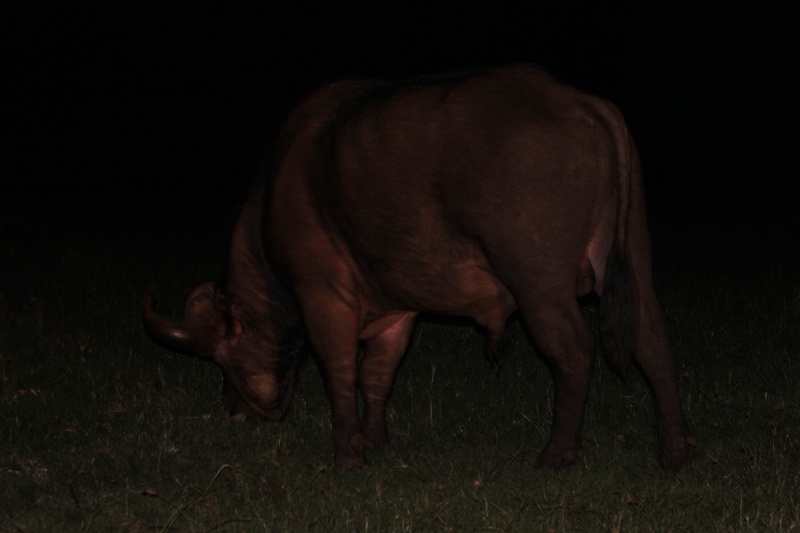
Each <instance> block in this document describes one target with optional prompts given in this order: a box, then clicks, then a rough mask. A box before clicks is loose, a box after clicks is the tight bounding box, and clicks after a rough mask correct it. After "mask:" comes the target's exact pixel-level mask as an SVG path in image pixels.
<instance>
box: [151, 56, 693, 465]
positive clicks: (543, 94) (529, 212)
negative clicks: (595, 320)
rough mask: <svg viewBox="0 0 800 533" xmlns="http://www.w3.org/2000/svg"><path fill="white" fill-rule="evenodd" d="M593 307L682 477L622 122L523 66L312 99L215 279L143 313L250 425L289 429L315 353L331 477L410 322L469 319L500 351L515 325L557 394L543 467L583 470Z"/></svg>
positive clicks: (374, 419)
mask: <svg viewBox="0 0 800 533" xmlns="http://www.w3.org/2000/svg"><path fill="white" fill-rule="evenodd" d="M590 291H595V292H596V293H598V294H599V295H600V297H601V316H602V341H603V344H604V346H605V349H606V352H607V354H608V358H609V361H610V362H611V363H612V364H613V366H614V367H615V368H616V369H617V370H618V371H619V372H620V373H621V374H622V375H623V376H624V375H625V372H626V370H627V367H628V365H629V361H630V359H631V357H633V358H634V359H635V360H636V361H637V363H638V365H639V367H640V368H641V370H642V372H643V373H644V376H645V378H646V379H647V382H648V384H649V385H650V388H651V390H652V393H653V397H654V401H655V409H656V416H657V420H658V435H659V441H660V449H661V462H662V463H663V464H664V465H666V466H674V467H679V466H681V465H683V464H684V463H685V462H686V460H687V454H688V449H689V446H695V444H696V443H695V440H694V438H693V437H692V435H691V434H690V433H689V431H688V429H687V426H686V423H685V420H684V416H683V412H682V410H681V405H680V400H679V397H678V389H677V379H676V371H675V363H674V361H673V351H672V343H671V340H670V326H669V325H668V322H667V319H666V317H665V315H664V313H663V311H662V310H661V307H660V306H659V304H658V301H657V300H656V296H655V294H654V292H653V285H652V278H651V258H650V242H649V236H648V231H647V223H646V217H645V206H644V195H643V192H642V179H641V175H640V170H639V161H638V157H637V153H636V149H635V147H634V144H633V141H632V139H631V137H630V135H629V133H628V129H627V127H626V125H625V122H624V120H623V117H622V115H621V114H620V112H619V111H618V110H617V108H616V107H615V106H614V105H613V104H611V103H609V102H607V101H606V100H603V99H601V98H598V97H595V96H591V95H589V94H586V93H584V92H581V91H579V90H577V89H574V88H572V87H568V86H565V85H562V84H560V83H558V82H557V81H555V80H554V79H553V78H552V77H551V76H550V75H548V74H546V73H545V72H543V71H541V70H538V69H536V68H534V67H529V66H515V67H508V68H498V69H492V70H482V71H479V72H472V73H468V74H457V75H443V76H437V77H427V78H420V79H415V80H408V81H401V82H381V81H371V80H364V81H343V82H338V83H333V84H330V85H326V86H324V87H322V88H321V89H319V90H318V91H317V92H315V93H314V94H312V95H311V96H310V97H308V98H307V99H306V100H305V101H304V102H303V103H301V104H300V106H299V107H298V108H297V109H296V110H295V111H294V112H293V113H292V114H291V115H290V117H289V119H288V121H287V123H286V125H285V127H284V129H283V132H282V135H281V138H280V141H279V143H278V150H277V157H276V161H275V165H274V168H272V169H271V172H270V173H268V174H267V175H264V176H262V177H261V178H260V179H259V180H257V182H256V186H255V187H254V190H253V192H252V193H251V196H250V198H249V200H248V201H247V203H246V205H245V206H244V208H243V209H242V211H241V214H240V216H239V219H238V221H237V222H236V226H235V229H234V231H233V236H232V240H231V245H230V259H229V264H228V269H227V274H226V276H225V278H224V280H223V281H222V282H221V283H219V284H212V283H207V284H205V285H202V286H200V287H199V288H198V289H196V290H195V291H194V292H193V293H192V295H191V296H190V297H189V300H188V303H187V305H186V314H185V317H184V318H183V319H180V320H171V319H166V318H163V317H161V316H159V315H158V314H156V312H155V311H154V310H153V296H152V294H153V293H152V291H151V292H150V293H149V295H148V296H147V297H146V298H145V301H144V302H143V306H142V308H143V317H144V325H145V328H146V331H147V332H148V334H149V335H150V337H151V338H152V339H154V340H155V341H156V342H157V343H159V344H161V345H162V346H165V347H167V348H169V349H172V350H175V351H180V352H184V353H190V354H194V355H197V356H200V357H204V358H209V359H212V360H213V361H214V362H215V363H216V364H218V365H219V366H220V367H222V370H223V372H224V376H225V385H224V392H223V401H224V402H225V403H226V405H227V406H228V408H229V409H230V410H231V412H232V413H233V414H235V415H239V416H240V417H246V418H248V419H251V418H252V419H270V420H278V419H280V418H281V417H282V416H283V415H284V413H285V412H286V410H287V405H288V404H289V402H290V400H291V398H292V394H293V390H294V382H295V374H296V370H297V367H298V361H299V360H300V359H301V356H302V354H303V353H304V351H306V343H307V342H310V345H311V347H312V348H313V350H314V351H315V352H316V354H317V355H318V358H319V361H320V363H321V366H322V368H323V370H324V375H325V381H326V387H327V392H328V396H329V398H330V402H331V407H332V411H333V417H332V420H333V422H332V424H333V442H334V449H335V455H334V457H335V461H336V464H337V465H339V466H341V467H345V468H348V467H353V466H358V465H361V464H362V450H363V449H371V448H373V447H377V448H380V449H382V450H385V449H388V447H389V440H388V438H387V433H386V424H385V418H384V411H385V407H386V400H387V397H388V396H389V393H390V390H391V388H392V383H393V381H394V377H395V372H396V370H397V367H398V364H399V363H400V360H401V358H402V357H403V353H404V352H405V350H406V345H407V344H408V340H409V336H410V335H411V332H412V328H413V325H414V320H415V317H416V316H417V314H418V313H420V312H428V313H442V314H449V315H461V316H468V317H472V318H474V319H475V322H477V323H478V324H479V325H480V326H483V327H484V328H485V329H486V331H487V332H488V333H487V348H488V350H489V352H493V351H494V350H496V347H497V343H498V341H499V339H500V337H501V335H502V333H503V328H504V325H505V322H506V319H507V318H508V316H509V315H510V314H511V313H512V312H513V311H514V310H515V309H519V310H520V312H521V314H522V318H523V319H524V322H525V324H526V325H527V327H528V329H529V330H530V333H531V334H532V336H533V338H534V340H535V341H536V343H537V344H538V346H539V348H540V349H541V352H542V354H543V355H544V357H545V358H546V359H547V361H548V362H549V364H550V366H551V368H552V371H553V377H554V380H555V408H554V411H553V425H552V428H551V433H550V440H549V442H548V443H547V445H546V446H545V447H544V449H543V450H542V452H541V453H540V454H539V456H538V458H537V461H536V466H537V467H540V468H555V469H558V468H562V467H565V466H567V465H570V464H572V463H574V462H575V461H576V460H579V459H581V457H582V452H581V447H580V440H581V426H582V420H583V413H584V405H585V403H586V397H587V394H588V391H589V381H590V373H591V369H592V363H593V358H594V350H593V342H594V335H593V333H592V330H591V329H590V327H589V326H588V324H587V323H586V321H585V320H584V318H583V316H582V315H581V312H580V309H579V305H578V302H577V298H578V297H580V296H582V295H584V294H587V293H589V292H590ZM359 340H363V341H364V342H365V351H364V355H363V357H362V358H361V360H360V361H359V358H358V342H359ZM359 389H360V391H361V394H362V396H363V399H364V405H365V407H364V412H363V416H361V418H359V416H358V409H357V394H358V390H359Z"/></svg>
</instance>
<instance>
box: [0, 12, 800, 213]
mask: <svg viewBox="0 0 800 533" xmlns="http://www.w3.org/2000/svg"><path fill="white" fill-rule="evenodd" d="M147 4H148V5H147V6H145V4H144V3H140V2H91V3H90V2H83V3H73V2H70V3H66V2H65V3H59V4H46V3H38V4H37V3H25V4H24V5H20V6H17V7H15V8H8V7H6V8H4V9H5V13H4V16H3V18H4V19H5V22H4V24H6V25H8V26H9V30H10V31H8V32H6V39H7V42H8V45H7V46H6V49H7V52H8V54H7V60H8V61H9V67H10V68H8V69H7V70H6V72H7V73H8V74H9V77H8V79H7V81H6V84H8V85H9V86H10V87H11V89H12V95H13V96H12V97H11V98H8V97H7V99H6V102H5V106H6V108H7V116H8V120H7V121H6V128H7V130H9V131H10V132H11V133H12V136H13V139H14V140H13V141H12V142H11V143H10V144H9V145H7V147H6V150H7V153H8V156H9V157H8V160H7V161H8V163H9V164H8V167H7V168H9V172H8V173H7V174H6V176H5V177H3V178H0V179H1V180H2V181H4V182H5V185H4V187H3V189H5V194H2V195H0V196H2V197H3V199H2V200H0V201H1V202H2V203H3V204H9V203H14V202H16V201H18V200H19V201H22V200H26V201H38V200H39V199H43V201H44V200H46V201H48V202H55V203H58V202H73V203H76V204H79V205H82V206H84V207H85V208H87V209H91V208H98V209H99V208H100V207H98V206H99V205H106V206H109V205H115V204H130V203H139V204H141V205H142V206H143V208H144V207H146V206H148V205H151V206H152V205H159V206H163V205H170V204H174V203H180V204H184V205H185V204H187V203H191V202H198V203H199V204H202V205H213V203H214V202H215V201H218V200H219V199H220V198H227V199H235V198H237V197H239V196H241V195H242V194H243V191H245V190H246V189H247V187H248V186H249V183H250V182H251V180H252V177H253V175H254V172H255V169H256V166H257V164H258V161H259V159H260V157H261V154H262V151H263V148H264V145H265V143H267V142H268V141H269V139H270V138H271V137H273V136H274V135H275V132H276V131H277V128H278V127H279V126H280V124H281V121H282V120H283V118H284V117H285V116H286V114H287V113H288V111H289V110H290V109H291V107H292V106H293V105H295V104H297V103H298V102H299V101H300V99H301V98H302V97H303V96H305V95H306V94H308V93H309V92H310V91H311V90H313V89H314V88H315V87H317V86H319V85H320V84H322V83H325V82H328V81H332V80H335V79H340V78H347V77H362V76H368V77H408V76H414V75H419V74H427V73H433V72H437V71H442V70H454V69H462V68H470V67H481V66H488V65H503V64H509V63H515V62H532V63H538V64H540V65H542V66H544V67H546V68H547V69H548V70H550V71H551V72H553V73H554V74H555V75H556V76H557V77H558V78H559V79H561V80H562V81H565V82H567V83H570V84H573V85H576V86H578V87H580V88H582V89H584V90H587V91H589V92H593V93H595V94H599V95H601V96H604V97H607V98H609V99H611V100H612V101H614V102H615V103H616V104H617V105H618V107H620V109H621V110H622V111H623V113H624V115H625V116H626V119H627V121H628V123H629V126H630V128H631V130H632V131H633V134H634V137H635V138H636V140H637V143H638V145H639V148H640V151H641V153H642V159H643V164H644V170H645V179H646V187H647V191H648V198H649V201H650V203H651V204H653V205H654V206H655V207H656V208H657V209H664V210H674V211H681V212H698V211H704V210H706V209H713V210H714V211H723V212H728V213H742V214H749V213H764V212H767V213H768V212H775V211H785V210H791V209H793V208H794V205H795V203H796V201H795V199H796V197H795V196H793V194H792V190H793V186H794V182H796V181H797V178H798V171H797V164H796V163H795V158H796V154H797V153H798V144H799V141H800V134H799V133H798V128H797V123H798V120H797V119H798V118H799V116H800V114H799V113H798V104H797V96H796V92H797V91H796V90H795V84H794V82H790V80H791V78H792V73H793V72H794V71H796V70H797V67H798V65H800V61H798V60H800V57H798V47H797V44H796V41H797V39H796V37H795V35H794V33H796V28H797V19H796V18H795V17H793V16H791V14H790V13H791V11H790V10H788V9H784V8H783V7H780V6H781V4H778V3H772V4H770V5H769V6H767V3H762V4H761V5H760V6H753V7H752V8H747V7H737V8H735V9H734V8H731V7H730V6H728V7H727V8H725V9H719V8H716V7H712V6H711V4H710V3H703V2H699V3H697V2H696V3H693V4H691V5H690V7H688V8H686V9H683V8H679V7H676V5H677V4H674V3H670V2H660V3H652V4H650V3H647V4H645V3H641V2H637V3H630V6H627V7H626V6H622V4H617V7H613V8H609V7H607V6H599V5H595V7H592V8H589V9H587V8H586V7H584V6H582V5H581V4H576V3H567V2H548V3H542V4H537V3H529V4H528V7H526V8H525V9H524V10H523V9H511V8H503V7H501V4H499V3H494V2H491V3H484V4H485V5H484V6H483V7H480V8H469V7H465V6H464V5H459V6H457V7H456V6H453V7H449V8H448V7H443V5H444V4H441V3H435V2H430V3H428V4H427V6H428V7H427V8H425V9H412V8H410V7H409V8H406V7H403V4H402V3H399V2H398V3H393V4H392V6H393V7H384V5H383V4H384V3H377V2H374V3H372V6H371V7H359V8H356V7H347V5H345V4H342V3H333V4H335V5H332V6H329V7H327V8H320V7H318V6H317V5H316V4H315V5H313V6H312V5H311V4H309V3H301V2H280V3H276V2H259V3H247V4H244V3H236V4H234V3H227V2H226V3H216V4H212V3H202V2H191V3H172V2H161V3H159V5H158V6H154V5H149V4H150V3H147ZM596 4H599V3H596ZM787 6H788V4H787ZM230 201H233V200H230Z"/></svg>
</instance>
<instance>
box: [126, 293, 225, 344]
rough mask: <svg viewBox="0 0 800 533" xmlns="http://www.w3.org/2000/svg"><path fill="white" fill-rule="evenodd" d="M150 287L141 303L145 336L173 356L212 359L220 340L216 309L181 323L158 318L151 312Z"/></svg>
mask: <svg viewBox="0 0 800 533" xmlns="http://www.w3.org/2000/svg"><path fill="white" fill-rule="evenodd" d="M154 292H155V288H153V287H150V289H149V290H148V291H147V295H146V296H145V297H144V300H143V301H142V322H143V324H144V330H145V333H147V336H148V337H150V338H151V339H152V340H153V342H155V343H156V344H158V345H159V346H161V347H163V348H166V349H167V350H170V351H173V352H182V353H188V354H192V355H197V356H199V357H206V358H208V357H212V356H213V355H214V352H216V350H217V345H218V344H219V341H220V338H221V336H222V334H221V332H220V325H221V322H222V321H221V320H220V317H219V316H218V314H217V311H216V307H215V306H210V307H209V308H208V309H207V310H206V311H205V312H203V313H201V314H199V315H196V316H189V317H186V318H184V319H182V320H171V319H168V318H164V317H162V316H159V315H158V314H157V313H156V312H155V310H154V309H153V293H154Z"/></svg>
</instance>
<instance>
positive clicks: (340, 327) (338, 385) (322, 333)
mask: <svg viewBox="0 0 800 533" xmlns="http://www.w3.org/2000/svg"><path fill="white" fill-rule="evenodd" d="M313 296H314V298H313V299H312V300H311V301H312V305H309V306H305V305H304V306H303V317H304V319H305V322H306V327H307V330H308V337H309V341H310V342H311V345H312V346H313V347H314V350H315V351H316V353H317V355H318V356H319V359H320V362H321V363H322V366H323V371H324V374H325V387H326V389H327V392H328V399H329V400H330V402H331V411H332V415H333V416H332V422H331V424H332V431H333V446H334V461H335V463H336V466H338V467H340V468H345V469H347V468H352V467H354V466H361V465H362V464H363V459H362V451H363V449H364V448H367V449H371V448H372V444H371V443H370V442H369V441H368V440H367V439H365V438H364V436H363V434H362V433H361V427H360V424H359V421H358V405H357V403H356V394H357V391H356V386H357V379H358V315H357V314H356V312H355V311H353V309H352V308H350V307H349V306H348V305H347V304H345V303H344V302H341V301H340V300H338V299H334V298H330V299H326V298H324V297H322V296H320V295H319V294H313ZM302 302H303V298H302V296H301V303H302Z"/></svg>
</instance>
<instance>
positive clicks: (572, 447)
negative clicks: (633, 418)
mask: <svg viewBox="0 0 800 533" xmlns="http://www.w3.org/2000/svg"><path fill="white" fill-rule="evenodd" d="M521 309H522V313H523V316H524V318H525V322H526V323H527V325H528V327H529V328H530V330H531V333H532V335H533V338H534V340H535V341H536V343H537V345H538V346H539V348H540V349H541V351H542V352H543V353H544V356H545V358H546V359H547V361H548V362H549V363H550V367H551V369H552V371H553V379H554V381H555V406H554V409H553V425H552V427H551V429H550V440H549V441H548V443H547V445H546V446H545V447H544V449H543V450H542V452H541V453H540V454H539V456H538V457H537V459H536V467H537V468H549V469H555V470H557V469H561V468H564V467H566V466H569V465H571V464H573V463H575V461H577V460H579V459H582V458H583V452H581V444H580V441H581V428H582V425H583V412H584V407H585V405H586V397H587V396H588V394H589V382H590V379H591V370H592V363H593V360H594V350H593V345H594V339H593V336H592V331H591V329H590V328H589V326H588V324H586V321H585V320H584V318H583V316H582V315H581V312H580V309H579V308H578V304H577V302H574V303H565V304H564V305H562V306H559V305H553V306H551V305H542V304H541V303H539V304H538V305H536V306H535V307H534V308H533V310H531V308H529V307H528V308H525V307H522V306H521Z"/></svg>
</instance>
